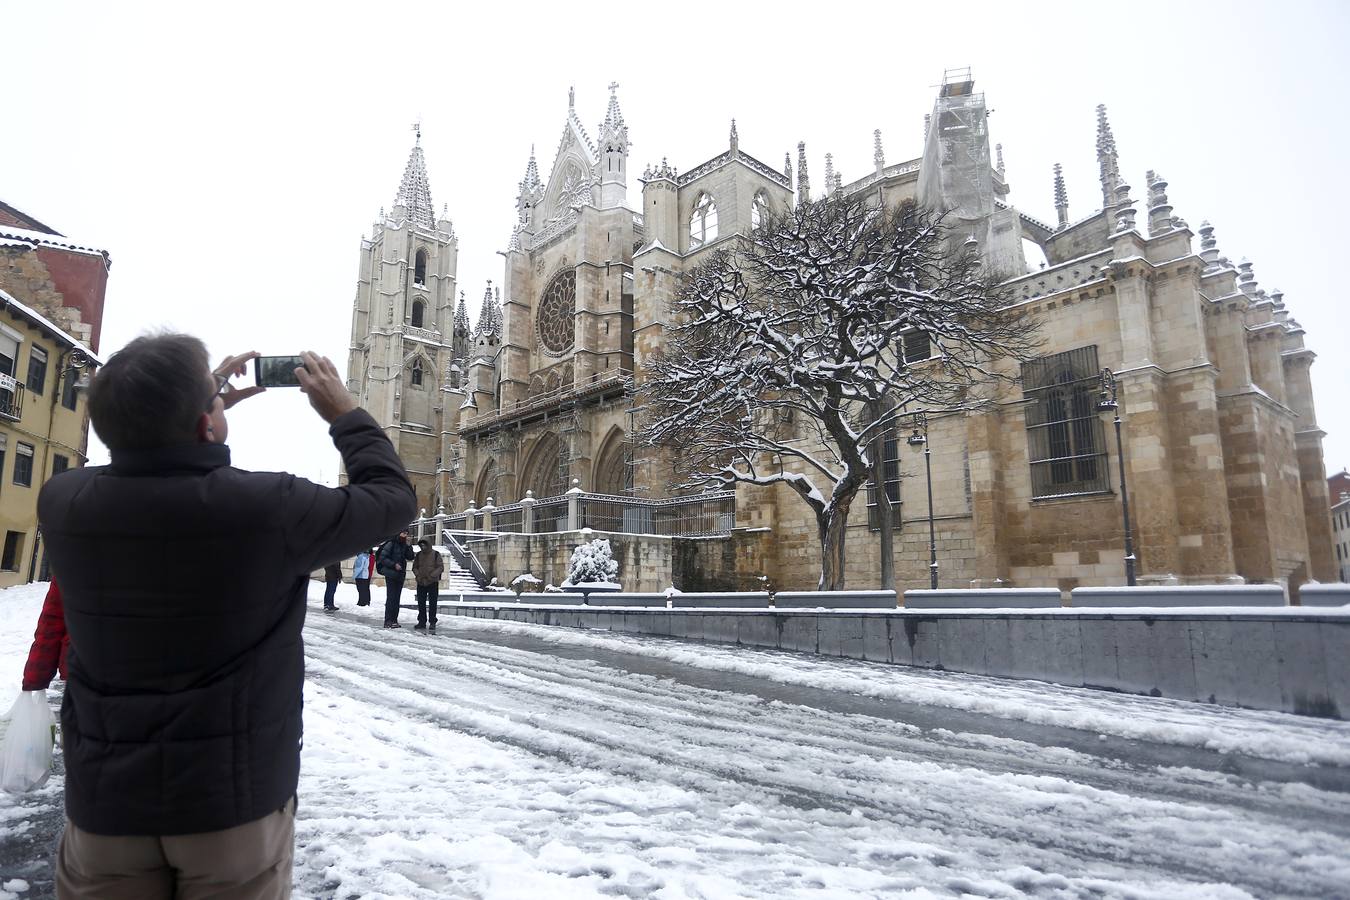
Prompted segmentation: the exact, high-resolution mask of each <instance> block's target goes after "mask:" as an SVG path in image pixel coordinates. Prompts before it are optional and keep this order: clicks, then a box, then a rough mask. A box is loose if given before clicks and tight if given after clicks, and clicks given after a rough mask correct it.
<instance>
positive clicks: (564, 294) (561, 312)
mask: <svg viewBox="0 0 1350 900" xmlns="http://www.w3.org/2000/svg"><path fill="white" fill-rule="evenodd" d="M576 306H577V273H576V270H575V269H565V270H564V271H562V272H559V273H558V274H557V276H555V277H554V279H553V280H552V281H550V282H549V283H548V287H546V288H544V293H543V296H541V297H540V298H539V312H538V315H537V316H536V318H535V327H536V329H537V330H538V332H539V344H540V346H541V348H542V349H543V351H544V353H546V354H547V355H549V356H562V355H563V354H564V353H566V352H568V351H569V350H571V349H572V343H573V340H574V336H575V334H576V324H575V321H574V319H575V316H576Z"/></svg>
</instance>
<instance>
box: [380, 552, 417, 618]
mask: <svg viewBox="0 0 1350 900" xmlns="http://www.w3.org/2000/svg"><path fill="white" fill-rule="evenodd" d="M415 555H416V554H415V553H413V548H412V547H410V546H408V529H406V528H405V529H403V530H402V531H400V532H399V533H398V537H396V538H390V539H389V540H387V541H385V542H384V546H382V547H380V553H379V556H378V557H377V559H376V563H375V567H376V569H377V570H378V571H379V573H380V574H381V575H383V576H384V589H385V595H384V627H385V628H401V627H402V626H401V625H399V624H398V608H399V603H400V602H401V601H402V598H403V580H404V579H405V578H407V577H408V570H407V563H408V561H409V560H411V559H412V558H413V557H414V556H415Z"/></svg>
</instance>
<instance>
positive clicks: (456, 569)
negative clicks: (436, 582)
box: [441, 553, 482, 594]
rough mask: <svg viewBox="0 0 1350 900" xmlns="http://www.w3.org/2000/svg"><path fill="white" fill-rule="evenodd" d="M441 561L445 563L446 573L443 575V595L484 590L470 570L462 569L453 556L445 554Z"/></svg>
mask: <svg viewBox="0 0 1350 900" xmlns="http://www.w3.org/2000/svg"><path fill="white" fill-rule="evenodd" d="M441 559H442V560H443V561H444V562H445V571H444V572H443V573H442V574H441V593H443V594H458V593H460V592H461V591H481V590H482V588H481V587H479V586H478V582H477V581H475V580H474V577H473V575H471V574H469V571H468V569H462V568H460V566H459V563H457V562H455V558H454V557H453V556H452V555H450V554H449V553H443V554H441Z"/></svg>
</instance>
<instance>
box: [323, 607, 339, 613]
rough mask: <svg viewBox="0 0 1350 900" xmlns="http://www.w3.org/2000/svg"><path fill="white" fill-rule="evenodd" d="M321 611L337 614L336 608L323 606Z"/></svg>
mask: <svg viewBox="0 0 1350 900" xmlns="http://www.w3.org/2000/svg"><path fill="white" fill-rule="evenodd" d="M323 611H324V612H337V607H336V606H325V607H324V608H323Z"/></svg>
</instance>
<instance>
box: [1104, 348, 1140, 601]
mask: <svg viewBox="0 0 1350 900" xmlns="http://www.w3.org/2000/svg"><path fill="white" fill-rule="evenodd" d="M1097 410H1098V412H1105V411H1107V410H1110V411H1111V412H1113V413H1114V414H1115V423H1116V464H1117V465H1118V466H1119V467H1120V507H1121V510H1122V513H1123V516H1124V519H1125V583H1126V584H1128V585H1129V586H1130V587H1134V584H1135V578H1134V564H1135V558H1134V538H1133V536H1132V535H1131V533H1130V493H1129V491H1128V490H1127V489H1126V487H1125V444H1124V442H1123V441H1122V440H1121V438H1120V398H1119V395H1118V393H1117V388H1116V373H1115V372H1112V371H1111V370H1110V369H1102V374H1101V393H1100V394H1099V395H1098V397H1097Z"/></svg>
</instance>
